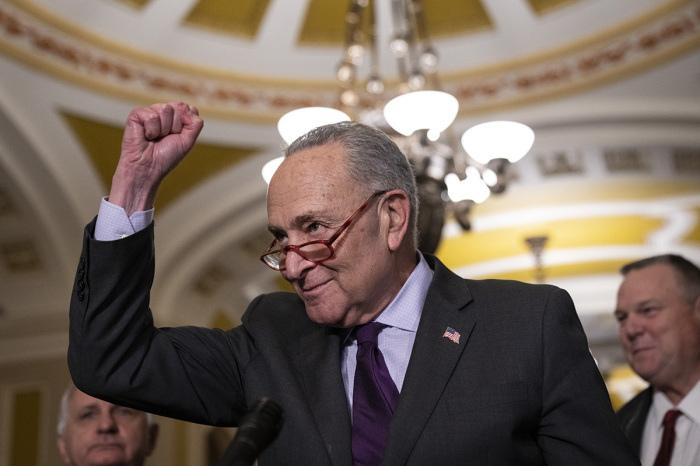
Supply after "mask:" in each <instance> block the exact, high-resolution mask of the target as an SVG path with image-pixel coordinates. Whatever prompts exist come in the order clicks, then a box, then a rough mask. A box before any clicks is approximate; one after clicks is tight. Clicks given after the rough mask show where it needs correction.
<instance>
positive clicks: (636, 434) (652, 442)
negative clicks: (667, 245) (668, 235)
mask: <svg viewBox="0 0 700 466" xmlns="http://www.w3.org/2000/svg"><path fill="white" fill-rule="evenodd" d="M621 273H622V275H623V276H624V280H623V281H622V284H621V285H620V289H619V291H618V295H617V309H616V310H615V317H616V318H617V320H618V322H619V326H620V327H619V329H620V341H621V342H622V347H623V349H624V351H625V356H626V358H627V361H628V362H629V364H630V365H631V366H632V369H633V370H634V371H635V372H636V373H637V374H639V375H640V376H641V377H642V378H643V379H645V380H646V381H648V382H649V384H650V385H649V388H647V389H646V390H644V391H643V392H641V393H640V394H639V395H637V396H636V397H635V398H634V399H632V400H631V401H630V402H629V403H627V404H626V405H625V406H623V407H622V408H621V409H620V410H619V411H618V417H619V419H620V423H621V425H622V428H623V430H624V432H625V433H626V434H627V436H628V437H629V439H630V441H631V442H632V444H633V446H634V447H635V448H636V449H637V451H638V452H639V454H640V457H641V460H642V464H643V465H644V466H647V465H649V466H651V465H653V466H669V465H671V466H691V465H698V464H700V269H698V267H697V266H696V265H695V264H693V263H691V262H690V261H688V260H687V259H685V258H683V257H681V256H678V255H674V254H665V255H661V256H653V257H649V258H646V259H642V260H639V261H636V262H632V263H630V264H627V265H625V266H624V267H623V268H622V269H621Z"/></svg>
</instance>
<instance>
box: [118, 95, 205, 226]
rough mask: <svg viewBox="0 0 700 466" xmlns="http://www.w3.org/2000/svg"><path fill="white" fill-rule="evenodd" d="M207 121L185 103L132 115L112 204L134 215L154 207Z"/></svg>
mask: <svg viewBox="0 0 700 466" xmlns="http://www.w3.org/2000/svg"><path fill="white" fill-rule="evenodd" d="M203 126H204V121H202V119H201V118H200V117H199V111H198V110H197V108H196V107H193V106H191V105H187V104H185V103H182V102H171V103H168V104H154V105H151V106H149V107H139V108H135V109H134V110H132V111H131V113H129V117H128V118H127V121H126V126H125V129H124V137H123V139H122V148H121V156H120V158H119V164H118V165H117V169H116V171H115V172H114V176H113V178H112V189H111V191H110V193H109V201H110V202H111V203H112V204H116V205H118V206H120V207H122V208H124V210H125V211H126V213H127V215H131V214H132V213H134V212H137V211H143V210H148V209H150V208H151V207H153V200H154V199H155V197H156V192H157V190H158V186H160V183H161V182H162V181H163V179H164V178H165V177H166V175H167V174H168V173H170V172H171V171H172V170H173V169H174V168H175V167H176V166H177V164H178V163H180V161H181V160H182V159H183V158H185V155H187V153H188V152H189V151H190V150H191V149H192V147H193V146H194V143H195V141H196V140H197V137H198V136H199V133H200V131H201V130H202V127H203Z"/></svg>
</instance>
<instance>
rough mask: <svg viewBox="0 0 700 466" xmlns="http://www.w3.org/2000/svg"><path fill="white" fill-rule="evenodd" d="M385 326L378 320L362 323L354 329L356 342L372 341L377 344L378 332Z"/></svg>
mask: <svg viewBox="0 0 700 466" xmlns="http://www.w3.org/2000/svg"><path fill="white" fill-rule="evenodd" d="M384 327H385V325H384V324H380V323H379V322H369V323H366V324H364V325H360V326H359V327H357V329H356V330H355V336H356V337H357V344H358V345H359V344H361V343H366V342H369V343H374V344H375V345H376V344H377V337H378V335H379V332H381V331H382V329H383V328H384Z"/></svg>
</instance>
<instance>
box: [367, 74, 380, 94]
mask: <svg viewBox="0 0 700 466" xmlns="http://www.w3.org/2000/svg"><path fill="white" fill-rule="evenodd" d="M366 87H367V92H369V93H370V94H375V95H379V94H381V93H382V92H384V83H383V82H382V80H381V78H380V77H379V76H377V75H372V76H370V77H369V79H368V80H367V86H366Z"/></svg>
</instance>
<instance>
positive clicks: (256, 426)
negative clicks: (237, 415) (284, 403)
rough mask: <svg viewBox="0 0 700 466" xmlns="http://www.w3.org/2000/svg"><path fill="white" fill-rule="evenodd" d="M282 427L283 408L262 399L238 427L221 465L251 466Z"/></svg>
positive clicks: (267, 399) (271, 401)
mask: <svg viewBox="0 0 700 466" xmlns="http://www.w3.org/2000/svg"><path fill="white" fill-rule="evenodd" d="M281 427H282V407H281V406H280V405H279V404H277V403H276V402H274V401H273V400H271V399H269V398H260V399H259V400H258V401H256V402H255V404H254V405H253V409H251V410H250V411H249V412H248V414H246V415H245V416H244V417H243V419H241V423H240V424H239V426H238V432H236V436H235V437H234V438H233V440H232V441H231V444H230V445H229V446H228V448H227V450H226V452H225V453H224V456H223V458H222V461H221V462H220V463H219V464H220V465H222V466H223V465H225V466H234V465H235V466H239V465H241V466H243V465H251V464H253V462H254V461H255V460H256V458H257V457H258V455H259V454H260V452H262V451H263V450H264V449H265V448H266V447H267V446H268V445H269V444H270V443H271V442H272V441H273V440H274V438H275V437H276V436H277V433H278V432H279V430H280V428H281Z"/></svg>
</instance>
